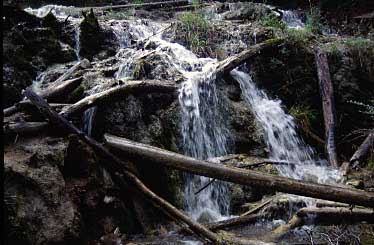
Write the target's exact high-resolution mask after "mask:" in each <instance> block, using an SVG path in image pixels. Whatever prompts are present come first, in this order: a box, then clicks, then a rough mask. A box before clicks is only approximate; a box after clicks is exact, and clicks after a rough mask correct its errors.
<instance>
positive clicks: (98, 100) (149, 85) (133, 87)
mask: <svg viewBox="0 0 374 245" xmlns="http://www.w3.org/2000/svg"><path fill="white" fill-rule="evenodd" d="M176 89H177V85H176V84H175V83H173V82H168V81H159V80H149V81H127V82H126V84H125V85H121V86H117V87H114V88H110V89H108V90H105V91H103V92H100V93H96V94H93V95H91V96H87V97H85V98H84V99H82V100H80V101H78V102H77V103H75V104H73V105H71V106H69V107H68V108H66V109H64V110H62V112H61V115H63V116H64V117H71V116H72V115H74V114H78V113H80V112H83V111H85V110H86V109H88V108H90V107H92V106H96V105H98V104H102V103H104V102H107V101H110V102H113V100H115V99H116V98H118V97H119V98H124V97H125V96H127V95H128V94H137V93H147V92H150V93H151V92H152V93H153V92H155V93H174V92H175V91H176Z"/></svg>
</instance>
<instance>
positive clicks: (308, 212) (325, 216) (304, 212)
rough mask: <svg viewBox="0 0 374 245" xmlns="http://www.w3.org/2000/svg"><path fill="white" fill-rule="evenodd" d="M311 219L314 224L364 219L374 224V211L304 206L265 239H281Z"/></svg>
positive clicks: (352, 222) (352, 221) (361, 220)
mask: <svg viewBox="0 0 374 245" xmlns="http://www.w3.org/2000/svg"><path fill="white" fill-rule="evenodd" d="M310 217H313V219H310ZM310 221H312V224H314V225H340V224H354V223H357V222H363V221H365V222H368V223H371V224H373V223H374V211H373V210H370V209H356V208H355V209H350V208H314V207H310V208H308V207H307V208H302V209H300V210H299V211H298V212H297V213H296V214H295V215H294V216H293V217H292V219H291V220H290V221H289V222H288V223H287V224H284V225H281V226H279V227H277V228H276V229H275V230H273V231H272V232H271V233H270V235H268V236H266V239H265V240H277V239H280V238H282V237H283V236H284V235H285V234H286V233H287V232H289V231H290V230H292V229H294V228H296V227H300V226H303V225H304V224H308V222H309V223H310Z"/></svg>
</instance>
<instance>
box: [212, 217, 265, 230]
mask: <svg viewBox="0 0 374 245" xmlns="http://www.w3.org/2000/svg"><path fill="white" fill-rule="evenodd" d="M264 217H265V215H262V214H251V215H245V216H241V217H236V218H232V219H228V220H223V221H219V222H216V223H210V224H207V225H206V227H207V228H209V229H210V230H211V231H216V230H222V229H226V228H231V227H235V226H239V225H248V224H253V223H256V221H258V220H260V219H262V218H264Z"/></svg>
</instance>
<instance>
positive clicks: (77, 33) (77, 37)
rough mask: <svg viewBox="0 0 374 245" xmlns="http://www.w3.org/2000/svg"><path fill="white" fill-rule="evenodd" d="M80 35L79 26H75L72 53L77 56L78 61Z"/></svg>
mask: <svg viewBox="0 0 374 245" xmlns="http://www.w3.org/2000/svg"><path fill="white" fill-rule="evenodd" d="M80 35H81V29H80V27H79V25H77V26H75V28H74V51H75V56H77V60H78V61H80V60H81V57H80V51H81V43H80Z"/></svg>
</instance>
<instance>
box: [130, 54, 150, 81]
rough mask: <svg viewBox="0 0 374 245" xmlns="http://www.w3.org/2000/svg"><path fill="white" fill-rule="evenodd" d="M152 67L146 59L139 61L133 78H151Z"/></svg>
mask: <svg viewBox="0 0 374 245" xmlns="http://www.w3.org/2000/svg"><path fill="white" fill-rule="evenodd" d="M151 70H152V66H151V64H149V63H148V62H147V61H145V60H144V59H141V60H139V61H138V62H137V63H136V65H135V68H134V71H133V73H132V76H133V78H134V79H135V80H141V79H143V78H149V75H150V73H151Z"/></svg>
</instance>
